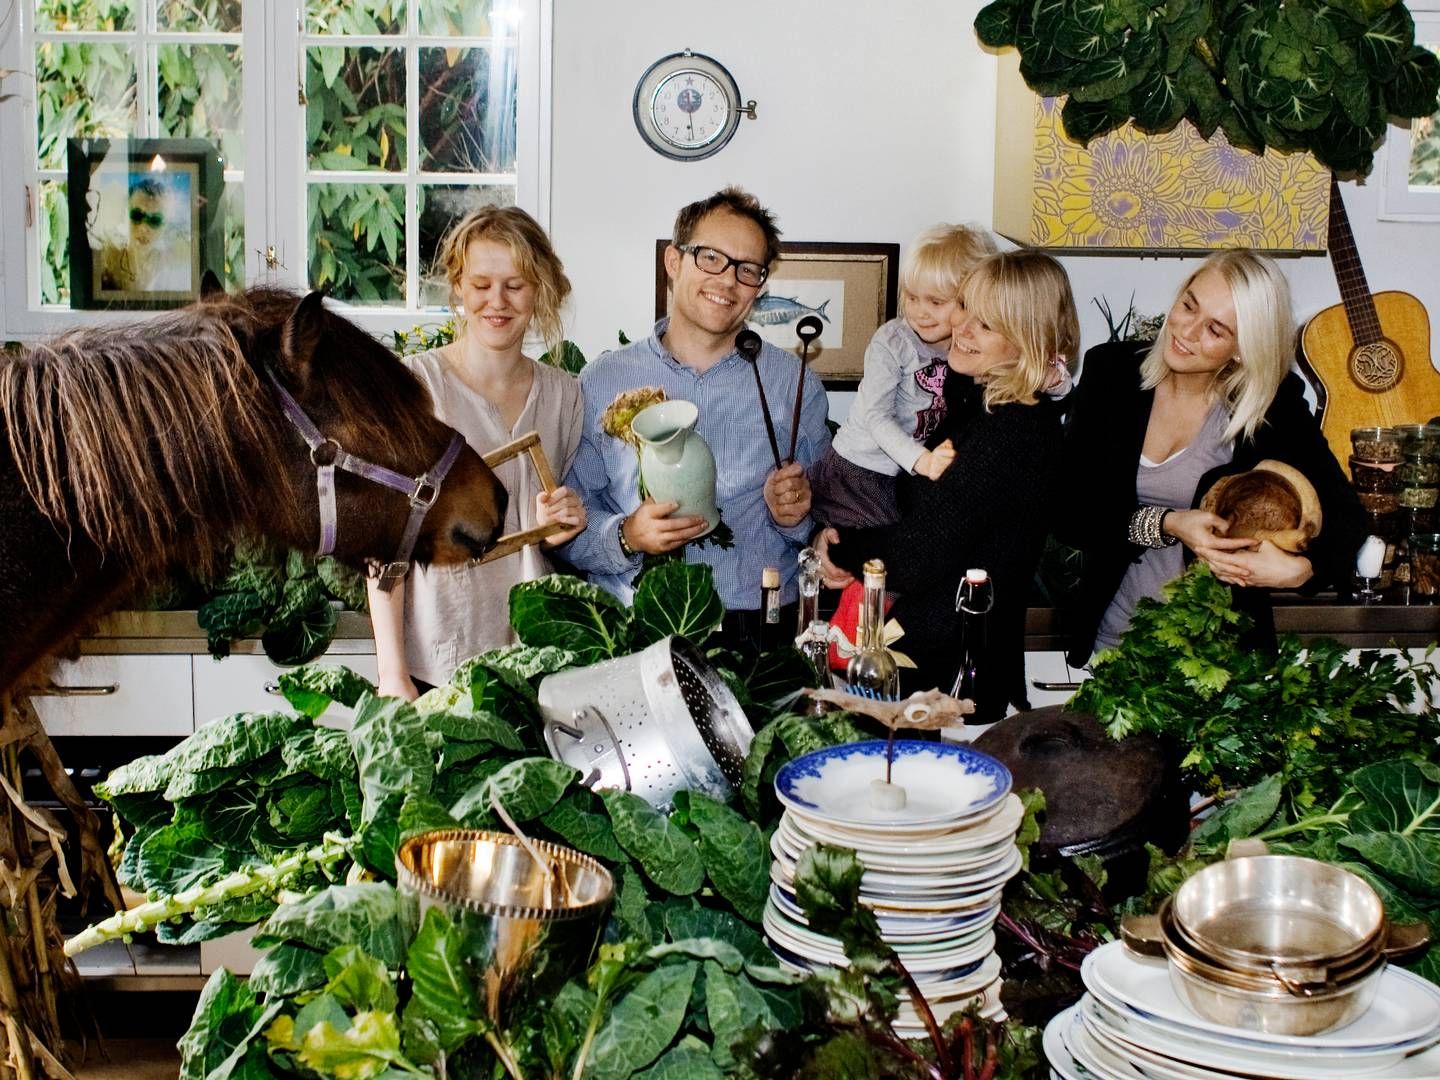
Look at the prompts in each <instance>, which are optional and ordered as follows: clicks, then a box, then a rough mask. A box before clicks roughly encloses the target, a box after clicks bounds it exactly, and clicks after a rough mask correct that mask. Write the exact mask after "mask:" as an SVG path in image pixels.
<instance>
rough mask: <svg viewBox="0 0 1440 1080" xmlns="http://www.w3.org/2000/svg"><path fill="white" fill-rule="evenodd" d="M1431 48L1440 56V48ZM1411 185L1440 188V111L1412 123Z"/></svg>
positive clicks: (1433, 46)
mask: <svg viewBox="0 0 1440 1080" xmlns="http://www.w3.org/2000/svg"><path fill="white" fill-rule="evenodd" d="M1430 48H1431V50H1432V51H1433V52H1435V53H1436V54H1437V55H1440V46H1435V45H1432V46H1430ZM1410 183H1411V184H1412V185H1414V186H1415V187H1440V110H1437V111H1436V112H1435V113H1434V114H1432V115H1430V116H1424V117H1421V118H1420V119H1418V120H1415V121H1412V123H1411V128H1410Z"/></svg>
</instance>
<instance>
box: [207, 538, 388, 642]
mask: <svg viewBox="0 0 1440 1080" xmlns="http://www.w3.org/2000/svg"><path fill="white" fill-rule="evenodd" d="M335 602H339V603H341V604H343V605H344V606H346V607H348V608H351V609H353V610H356V611H364V610H366V607H367V604H366V598H365V581H364V578H362V577H361V576H360V574H358V573H356V572H355V571H353V570H351V569H349V568H348V567H345V566H343V565H342V564H340V563H339V562H337V561H335V560H334V559H333V558H330V557H329V556H323V557H321V558H318V559H316V558H314V557H312V556H309V555H304V554H302V553H300V552H298V551H290V552H285V553H282V552H281V551H280V550H279V549H277V548H276V547H275V546H274V545H272V544H269V543H266V542H264V541H258V540H246V541H241V542H239V543H237V544H236V545H235V553H234V558H233V559H232V560H231V563H230V568H229V570H228V571H227V572H226V574H225V577H224V578H222V579H221V580H220V581H219V582H218V583H217V584H216V585H214V586H213V587H212V588H211V590H210V596H209V599H207V600H205V601H204V602H203V603H202V604H201V605H200V607H199V610H198V611H197V612H196V619H197V621H198V622H199V623H200V629H202V630H204V631H205V635H206V640H207V644H208V645H209V648H210V655H212V656H214V657H215V658H216V659H217V660H218V659H223V658H224V657H226V656H229V655H230V644H231V642H232V641H234V640H235V639H236V638H242V637H251V636H254V635H256V634H258V635H260V644H261V647H262V648H263V649H264V650H265V655H266V656H268V657H269V658H270V659H271V660H273V661H275V663H277V664H281V665H284V666H290V665H294V664H304V663H308V662H309V661H311V660H314V659H315V658H316V657H317V656H319V655H320V654H321V653H323V652H324V651H325V650H326V649H328V648H329V647H330V642H331V641H332V640H333V639H334V636H335V623H336V618H337V614H336V610H335Z"/></svg>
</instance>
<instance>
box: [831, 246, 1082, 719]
mask: <svg viewBox="0 0 1440 1080" xmlns="http://www.w3.org/2000/svg"><path fill="white" fill-rule="evenodd" d="M952 325H953V326H954V331H955V333H954V339H953V341H952V344H951V348H950V354H949V363H950V372H949V373H948V376H947V379H946V382H945V401H946V406H947V411H946V417H945V420H944V422H943V423H942V425H941V429H940V430H939V431H937V432H936V433H935V434H934V435H933V436H932V440H931V442H932V444H938V443H940V442H942V441H944V440H945V439H949V440H950V441H951V442H952V443H953V444H954V446H955V460H954V463H953V464H952V465H951V466H950V467H949V468H948V469H947V470H946V471H945V472H944V473H943V474H942V475H941V476H940V478H939V479H938V480H934V481H932V480H927V479H925V478H923V477H919V478H917V477H914V476H906V475H902V476H901V477H899V478H898V487H897V497H898V502H899V507H900V521H899V522H898V523H896V524H894V525H887V526H883V527H880V528H842V529H838V530H836V529H827V530H825V532H824V533H823V534H822V535H821V537H820V538H819V539H818V540H817V548H818V549H819V551H820V553H821V555H822V558H825V560H826V570H827V583H828V584H830V585H832V586H833V585H843V584H845V583H846V582H848V581H849V580H850V579H851V576H852V575H858V574H859V573H860V570H861V567H862V566H863V565H864V563H865V561H866V560H867V559H873V558H879V559H883V560H884V562H885V569H886V571H887V574H888V576H887V585H888V587H889V588H890V589H891V590H892V591H894V592H897V593H898V594H899V596H898V597H897V598H896V600H895V603H894V606H893V607H892V608H891V611H890V614H891V616H892V617H893V618H894V619H895V620H896V621H897V622H898V623H899V624H900V626H901V627H902V628H903V629H904V632H905V634H904V637H903V638H902V639H900V641H898V642H897V643H896V645H895V647H896V649H898V650H899V651H901V652H903V653H905V654H906V655H908V656H909V657H910V658H911V659H913V660H914V661H915V663H916V665H917V671H916V672H915V673H914V676H913V678H907V679H906V682H907V683H911V682H913V683H914V684H915V685H916V686H919V687H923V688H929V687H932V686H939V687H940V688H942V689H946V690H948V689H949V688H950V686H951V684H952V683H953V681H954V678H955V673H956V670H957V669H958V667H959V661H960V657H959V655H958V650H959V645H958V641H957V631H958V629H959V616H958V615H957V614H956V612H955V593H956V590H957V589H958V588H959V585H960V581H961V579H962V578H963V576H964V574H965V571H966V570H967V569H969V568H971V567H983V568H984V569H986V570H987V571H989V573H990V577H991V580H992V581H993V582H994V591H995V606H994V608H993V610H992V611H991V613H990V616H989V622H988V626H987V631H988V643H987V649H986V653H985V655H984V656H983V658H982V659H981V660H980V664H981V665H983V666H982V667H981V668H980V670H981V671H982V672H983V673H984V678H983V679H982V680H981V681H980V686H981V689H980V695H979V696H980V700H979V701H978V702H977V706H978V717H977V719H979V720H980V721H981V722H984V721H986V720H998V719H1000V717H1002V716H1003V715H1004V713H1005V709H1006V705H1007V704H1009V703H1011V702H1014V703H1016V704H1020V705H1023V704H1024V702H1025V654H1024V632H1025V606H1026V602H1027V600H1028V598H1029V593H1030V584H1031V580H1032V579H1033V578H1034V575H1035V567H1036V565H1037V564H1038V562H1039V559H1040V551H1041V548H1042V547H1043V546H1044V542H1045V536H1046V533H1047V532H1048V529H1049V526H1050V518H1051V510H1052V507H1053V504H1054V498H1053V497H1054V489H1055V482H1056V477H1057V476H1058V475H1059V472H1060V451H1061V445H1062V433H1061V426H1060V409H1059V406H1058V405H1057V403H1056V402H1054V401H1053V400H1051V399H1049V398H1046V397H1044V396H1043V395H1042V394H1041V391H1042V389H1043V388H1044V387H1045V386H1047V385H1048V384H1049V383H1050V381H1051V380H1052V379H1053V375H1054V372H1055V370H1056V368H1055V365H1056V364H1057V363H1062V364H1063V363H1064V362H1065V360H1066V358H1068V357H1073V356H1074V355H1075V353H1076V351H1077V350H1078V348H1079V340H1080V335H1079V320H1078V318H1077V316H1076V312H1075V301H1074V299H1073V297H1072V295H1071V292H1070V282H1069V279H1068V278H1067V277H1066V275H1065V271H1064V269H1063V268H1062V267H1061V266H1060V264H1059V263H1057V262H1056V261H1055V260H1054V259H1052V258H1050V257H1049V256H1048V255H1043V254H1041V253H1039V252H1033V251H1013V252H1006V253H1003V254H999V255H992V256H990V257H989V258H987V259H985V260H984V261H982V262H981V263H980V264H979V266H978V267H977V268H976V269H975V271H974V273H973V274H972V275H971V276H970V278H969V279H967V281H966V283H965V287H964V294H963V303H962V305H961V306H960V307H959V308H958V309H957V311H956V314H955V315H954V317H953V318H952Z"/></svg>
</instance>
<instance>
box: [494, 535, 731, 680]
mask: <svg viewBox="0 0 1440 1080" xmlns="http://www.w3.org/2000/svg"><path fill="white" fill-rule="evenodd" d="M724 615H725V608H724V606H723V605H722V604H721V603H720V597H719V594H718V593H716V592H715V585H714V578H713V574H712V572H711V570H710V568H709V567H708V566H704V565H701V564H692V563H684V562H680V561H678V560H676V561H672V562H667V563H665V564H664V565H661V566H657V567H656V568H655V569H653V570H651V571H649V572H647V573H646V574H645V575H644V576H643V577H641V578H640V580H639V582H638V583H637V585H636V587H635V602H634V606H633V607H631V608H626V607H625V605H624V604H622V603H621V602H620V601H619V600H617V599H615V597H614V596H612V595H611V594H610V593H608V592H606V591H605V590H604V589H602V588H600V587H599V586H596V585H591V584H590V583H589V582H585V581H581V580H580V579H579V578H574V577H567V576H565V575H561V574H551V575H550V576H548V577H543V578H540V579H539V580H538V581H526V582H521V583H520V584H519V585H516V586H515V587H514V588H513V589H511V590H510V625H511V626H512V627H513V628H514V629H515V633H516V634H517V635H519V637H520V640H521V641H524V642H526V643H527V644H534V645H550V646H554V647H557V648H561V649H567V650H569V651H570V652H572V653H574V654H575V657H576V662H577V663H580V664H592V663H595V662H596V661H597V660H608V659H611V658H612V657H616V656H623V655H625V654H627V653H631V652H634V651H636V650H637V649H643V648H644V647H645V646H647V645H650V644H652V643H654V642H656V641H659V640H660V639H661V638H663V637H666V636H668V635H670V634H683V635H684V636H685V637H687V638H688V639H689V640H690V641H691V642H692V643H693V644H696V645H699V644H701V643H702V642H704V640H705V639H706V638H707V637H709V636H710V634H711V633H712V632H713V631H714V630H715V628H716V627H718V626H719V625H720V620H721V619H722V618H724Z"/></svg>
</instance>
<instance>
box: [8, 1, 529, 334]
mask: <svg viewBox="0 0 1440 1080" xmlns="http://www.w3.org/2000/svg"><path fill="white" fill-rule="evenodd" d="M549 17H550V0H18V2H17V3H16V4H14V5H12V6H11V8H10V15H9V16H8V18H9V20H10V22H11V23H12V24H13V23H15V22H16V21H17V20H18V23H19V31H20V32H19V33H16V32H14V26H13V25H11V26H6V25H3V22H4V20H5V18H6V16H5V15H4V14H3V13H0V68H9V69H14V71H15V72H16V73H15V74H12V75H10V76H8V77H7V78H6V79H5V82H4V83H3V84H0V95H11V96H10V97H9V98H8V100H4V101H0V140H3V142H4V144H5V145H7V146H23V147H24V148H25V154H24V167H23V169H16V170H14V171H10V170H7V171H5V172H3V173H0V189H3V201H0V236H3V239H4V245H3V260H4V261H3V264H0V265H3V272H4V277H5V279H6V282H7V284H6V288H5V293H6V302H5V312H4V316H5V327H4V329H5V331H6V335H5V336H7V337H13V336H33V335H36V334H41V333H45V332H49V331H53V330H55V329H58V328H60V327H61V326H63V325H73V324H74V323H75V322H76V321H77V320H83V319H87V318H93V317H95V316H93V315H92V314H91V313H72V312H71V311H70V310H69V309H70V300H71V298H70V282H69V272H70V271H69V250H70V236H71V228H72V226H73V225H74V224H75V223H73V222H71V220H70V214H69V210H68V207H67V183H66V145H67V140H68V139H70V138H72V137H74V138H92V137H101V138H109V139H112V140H121V139H126V138H146V139H149V138H192V139H193V138H200V139H205V140H207V141H209V142H211V143H213V144H214V145H215V146H216V147H217V148H218V150H219V152H220V154H221V158H222V161H223V169H224V171H223V176H224V181H225V186H224V193H223V195H222V197H221V200H220V202H221V215H222V219H223V222H224V230H223V249H224V250H223V267H224V275H225V277H226V279H227V285H228V286H230V287H238V286H240V285H243V284H253V283H256V282H258V281H268V282H273V283H276V284H282V285H288V286H291V287H294V288H311V287H314V288H318V287H325V288H327V289H329V290H330V293H331V295H332V296H333V297H334V298H335V299H336V300H338V301H341V302H344V303H346V304H348V305H351V306H352V310H351V312H350V314H351V315H352V316H354V317H355V318H356V319H357V321H360V322H362V323H364V324H366V325H369V326H370V327H371V328H372V329H375V330H386V329H392V328H398V327H402V326H403V327H408V326H410V325H412V324H413V323H415V322H416V321H417V320H418V319H420V318H421V317H422V316H423V313H424V312H425V311H426V310H427V309H429V310H432V311H433V310H434V309H437V308H442V307H443V306H444V304H445V302H446V295H445V288H444V286H443V283H440V284H437V283H435V282H432V281H427V279H426V275H427V271H428V269H429V265H430V262H431V259H432V258H433V256H434V253H435V249H436V247H437V245H438V241H439V238H440V236H441V235H442V234H443V233H444V231H445V229H446V228H447V227H448V226H449V224H450V223H451V222H452V221H453V220H455V219H456V218H457V217H458V216H460V215H461V214H463V213H464V212H465V211H467V210H468V209H470V208H472V207H474V206H476V205H480V204H483V203H500V204H517V205H520V206H524V207H525V208H526V209H528V210H530V211H531V212H532V213H535V214H536V216H537V217H539V218H540V219H541V220H542V222H543V221H544V219H545V216H546V215H545V203H546V199H545V195H546V194H547V188H548V182H547V181H548V177H547V176H546V169H547V168H548V160H547V156H546V154H545V152H544V147H545V143H546V141H545V140H543V139H542V138H541V123H542V118H543V117H544V116H546V115H547V111H546V110H545V108H544V104H545V103H544V102H543V101H542V97H543V95H544V94H545V93H548V76H547V75H546V72H545V65H546V64H548V59H549V48H548V37H549ZM32 73H33V77H32ZM12 160H13V159H12ZM21 184H23V185H24V186H25V192H24V195H25V197H24V198H23V199H22V198H20V197H19V196H20V193H19V192H16V190H15V189H16V187H18V186H19V185H21ZM12 193H13V195H14V197H12ZM213 246H214V245H212V247H213ZM22 282H23V287H21V286H19V284H18V283H22ZM102 317H105V318H114V317H115V316H114V313H113V312H106V313H103V316H102Z"/></svg>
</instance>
